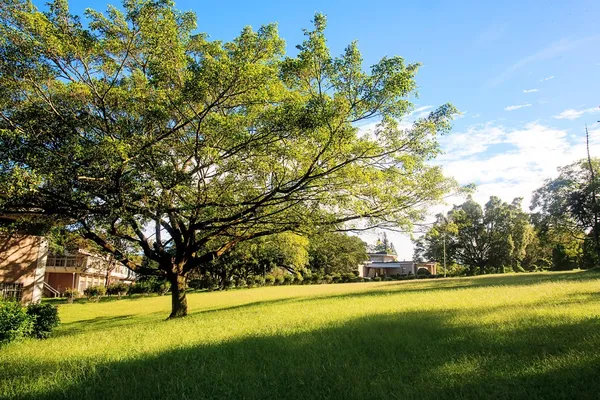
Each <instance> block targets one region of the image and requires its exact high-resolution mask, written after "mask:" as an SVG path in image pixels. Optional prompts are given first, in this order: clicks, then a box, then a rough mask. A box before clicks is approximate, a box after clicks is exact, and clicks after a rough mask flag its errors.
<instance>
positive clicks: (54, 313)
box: [27, 303, 60, 339]
mask: <svg viewBox="0 0 600 400" xmlns="http://www.w3.org/2000/svg"><path fill="white" fill-rule="evenodd" d="M27 315H29V316H30V317H31V319H32V321H33V331H32V336H35V337H37V338H38V339H45V338H47V337H48V336H50V334H51V333H52V330H53V329H54V328H56V327H57V326H58V324H59V323H60V319H59V318H58V309H57V308H56V307H55V306H53V305H52V304H42V303H39V304H30V305H29V306H28V307H27Z"/></svg>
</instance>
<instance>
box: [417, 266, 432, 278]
mask: <svg viewBox="0 0 600 400" xmlns="http://www.w3.org/2000/svg"><path fill="white" fill-rule="evenodd" d="M417 276H425V277H428V276H431V272H429V270H428V269H427V268H423V267H421V268H419V269H418V270H417Z"/></svg>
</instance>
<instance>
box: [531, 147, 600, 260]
mask: <svg viewBox="0 0 600 400" xmlns="http://www.w3.org/2000/svg"><path fill="white" fill-rule="evenodd" d="M599 172H600V160H598V159H594V158H589V159H583V160H580V161H577V162H574V163H573V164H570V165H567V166H564V167H561V168H559V175H558V177H557V178H555V179H548V180H546V182H545V183H544V185H543V186H542V187H540V188H539V189H537V190H536V191H535V192H534V194H533V198H532V201H531V209H532V211H533V212H534V213H535V219H536V221H537V225H539V226H540V229H542V230H545V231H554V232H556V233H557V234H561V233H564V234H567V235H570V236H572V237H573V238H575V239H577V240H580V241H586V242H591V243H586V245H585V246H584V247H585V248H586V252H587V253H586V254H589V253H590V252H594V253H595V255H594V256H592V257H591V258H590V257H589V256H588V260H590V259H591V260H598V259H599V256H598V255H599V254H600V243H599V238H598V233H599V232H600V226H599V225H600V223H599V221H598V215H599V204H598V201H597V199H596V193H597V191H598V182H597V179H596V176H598V173H599ZM592 263H593V261H592ZM589 264H590V263H589V262H588V263H587V265H588V266H589ZM595 266H597V264H595Z"/></svg>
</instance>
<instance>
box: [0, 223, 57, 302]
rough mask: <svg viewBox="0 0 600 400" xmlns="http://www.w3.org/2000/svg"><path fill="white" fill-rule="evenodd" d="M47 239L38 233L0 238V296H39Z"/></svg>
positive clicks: (25, 298) (37, 298)
mask: <svg viewBox="0 0 600 400" xmlns="http://www.w3.org/2000/svg"><path fill="white" fill-rule="evenodd" d="M47 254H48V242H47V241H46V240H45V239H44V238H42V237H39V236H31V235H10V236H8V237H6V236H5V237H0V298H16V299H17V300H20V301H22V302H24V303H32V302H33V303H37V302H39V301H40V300H41V299H42V292H43V289H44V273H45V268H46V257H47Z"/></svg>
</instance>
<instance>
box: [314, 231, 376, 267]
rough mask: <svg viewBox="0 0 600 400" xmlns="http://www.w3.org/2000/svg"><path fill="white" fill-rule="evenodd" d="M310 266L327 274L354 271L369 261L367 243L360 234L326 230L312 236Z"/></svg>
mask: <svg viewBox="0 0 600 400" xmlns="http://www.w3.org/2000/svg"><path fill="white" fill-rule="evenodd" d="M308 258H309V267H310V269H311V270H312V271H315V272H323V273H325V274H332V273H345V272H354V271H356V270H357V269H358V266H359V265H360V264H361V263H363V262H365V261H367V260H368V259H369V256H368V255H367V244H366V243H365V242H363V241H362V240H361V239H360V238H359V237H358V236H350V235H346V234H344V233H332V232H326V233H321V234H318V235H314V236H312V237H311V238H310V244H309V248H308Z"/></svg>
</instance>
